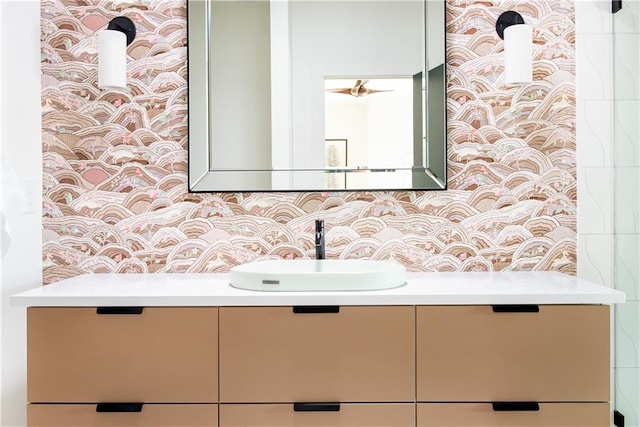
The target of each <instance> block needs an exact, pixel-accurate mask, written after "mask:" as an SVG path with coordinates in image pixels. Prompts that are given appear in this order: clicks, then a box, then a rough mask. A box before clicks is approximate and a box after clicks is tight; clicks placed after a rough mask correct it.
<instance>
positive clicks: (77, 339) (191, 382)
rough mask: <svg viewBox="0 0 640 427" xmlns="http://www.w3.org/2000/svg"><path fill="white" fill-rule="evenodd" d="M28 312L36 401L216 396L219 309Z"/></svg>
mask: <svg viewBox="0 0 640 427" xmlns="http://www.w3.org/2000/svg"><path fill="white" fill-rule="evenodd" d="M127 309H129V310H128V311H131V310H130V308H125V309H115V308H109V309H106V308H105V309H104V310H101V313H103V312H106V314H98V310H97V309H96V308H59V307H54V308H48V307H46V308H42V307H31V308H29V309H28V310H27V345H28V356H27V365H28V373H27V395H28V401H29V402H32V403H37V402H58V403H61V402H70V403H82V402H91V403H95V402H109V401H110V402H146V403H154V402H168V403H216V402H217V401H218V365H217V358H218V338H217V337H218V309H217V308H212V307H182V308H176V307H161V308H160V307H151V308H144V309H143V310H142V312H141V313H140V314H122V313H124V312H126V311H127Z"/></svg>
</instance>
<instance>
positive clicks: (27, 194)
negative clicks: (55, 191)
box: [22, 179, 40, 213]
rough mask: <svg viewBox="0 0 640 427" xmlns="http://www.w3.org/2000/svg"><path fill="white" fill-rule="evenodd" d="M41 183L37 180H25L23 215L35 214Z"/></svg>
mask: <svg viewBox="0 0 640 427" xmlns="http://www.w3.org/2000/svg"><path fill="white" fill-rule="evenodd" d="M39 186H40V183H39V182H38V181H36V180H35V179H25V180H24V182H23V185H22V188H23V191H24V192H23V195H24V209H23V211H22V212H23V213H35V212H36V207H37V206H36V203H37V199H39V197H38V196H39V192H40V189H39Z"/></svg>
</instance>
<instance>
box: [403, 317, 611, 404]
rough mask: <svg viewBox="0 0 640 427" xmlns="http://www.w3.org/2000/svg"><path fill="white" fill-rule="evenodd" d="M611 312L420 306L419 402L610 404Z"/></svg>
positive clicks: (418, 349)
mask: <svg viewBox="0 0 640 427" xmlns="http://www.w3.org/2000/svg"><path fill="white" fill-rule="evenodd" d="M609 322H610V319H609V306H606V305H571V306H564V305H542V306H537V305H536V306H490V305H483V306H427V307H418V308H417V312H416V324H417V326H416V328H417V344H416V348H417V356H416V357H417V400H418V401H419V402H495V401H536V402H563V401H564V402H607V401H609V394H610V388H609V381H610V360H609V345H610V341H609V335H610V326H609Z"/></svg>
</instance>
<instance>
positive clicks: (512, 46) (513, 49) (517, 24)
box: [496, 10, 533, 85]
mask: <svg viewBox="0 0 640 427" xmlns="http://www.w3.org/2000/svg"><path fill="white" fill-rule="evenodd" d="M496 32H497V33H498V36H500V38H501V39H503V40H504V84H505V85H517V84H524V83H531V82H532V81H533V27H532V26H531V25H526V24H525V23H524V18H523V17H522V15H520V14H519V13H518V12H514V11H511V10H508V11H506V12H503V13H502V14H501V15H500V16H499V17H498V20H497V21H496Z"/></svg>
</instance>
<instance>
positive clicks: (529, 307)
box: [492, 304, 540, 313]
mask: <svg viewBox="0 0 640 427" xmlns="http://www.w3.org/2000/svg"><path fill="white" fill-rule="evenodd" d="M492 307H493V312H494V313H539V312H540V306H538V305H535V304H505V305H493V306H492Z"/></svg>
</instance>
